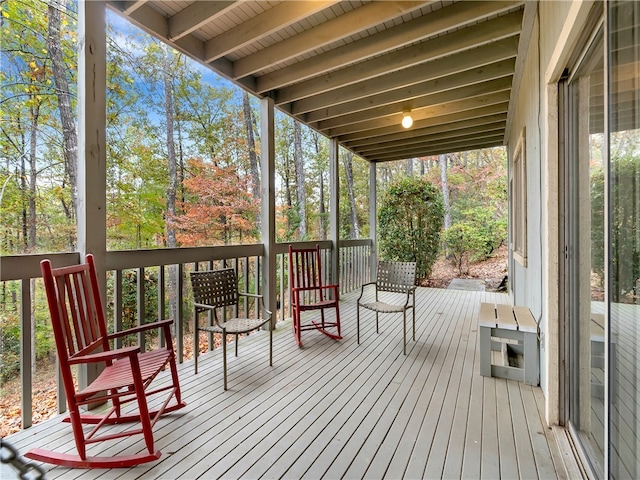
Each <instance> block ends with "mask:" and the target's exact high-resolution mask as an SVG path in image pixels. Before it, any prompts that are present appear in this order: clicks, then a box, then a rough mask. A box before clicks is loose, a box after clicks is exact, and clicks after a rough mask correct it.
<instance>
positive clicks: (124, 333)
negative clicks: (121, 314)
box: [107, 319, 173, 340]
mask: <svg viewBox="0 0 640 480" xmlns="http://www.w3.org/2000/svg"><path fill="white" fill-rule="evenodd" d="M172 323H173V320H172V319H169V320H161V321H159V322H153V323H145V324H144V325H139V326H137V327H132V328H129V329H127V330H122V331H120V332H114V333H110V334H109V335H107V338H108V339H109V340H113V339H115V338H120V337H126V336H127V335H133V334H134V333H139V332H145V331H147V330H153V329H154V328H162V327H168V326H170V325H171V324H172Z"/></svg>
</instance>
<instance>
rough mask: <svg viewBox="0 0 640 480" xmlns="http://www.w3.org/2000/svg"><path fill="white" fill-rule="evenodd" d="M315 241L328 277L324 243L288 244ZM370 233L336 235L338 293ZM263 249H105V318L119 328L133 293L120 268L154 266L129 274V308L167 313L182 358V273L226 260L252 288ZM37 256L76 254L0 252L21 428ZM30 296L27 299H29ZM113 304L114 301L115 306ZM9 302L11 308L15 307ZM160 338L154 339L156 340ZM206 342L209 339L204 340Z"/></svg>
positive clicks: (284, 248)
mask: <svg viewBox="0 0 640 480" xmlns="http://www.w3.org/2000/svg"><path fill="white" fill-rule="evenodd" d="M316 243H318V244H319V245H320V248H321V249H322V251H323V252H324V255H323V264H324V267H323V269H324V270H325V278H327V279H329V278H330V274H329V272H331V258H332V255H331V249H332V242H330V241H319V242H297V243H292V245H295V246H304V245H315V244H316ZM288 245H289V244H288V243H281V244H277V245H276V248H275V252H276V256H277V259H276V265H277V281H278V285H277V286H276V295H277V298H278V300H279V301H278V307H279V310H278V313H277V319H278V320H282V319H285V318H288V317H290V310H289V302H288V288H287V281H288V273H287V272H288V265H287V262H288V260H287V252H288ZM371 245H372V242H371V240H368V239H365V240H341V241H340V247H339V260H338V261H339V271H338V279H337V281H338V283H339V285H340V292H341V294H344V293H348V292H349V291H352V290H355V289H358V288H360V285H362V283H365V282H367V281H369V279H370V278H371V277H370V275H371ZM263 255H264V246H263V245H262V244H252V245H232V246H219V247H193V248H175V249H158V250H131V251H111V252H107V254H106V270H107V278H108V279H109V281H108V285H109V287H108V289H107V298H106V302H105V303H106V304H107V305H111V306H110V307H109V308H108V311H109V313H110V322H112V327H113V329H114V330H116V331H117V330H120V329H121V328H122V319H123V315H122V312H123V306H124V303H123V302H124V300H123V299H124V298H125V295H130V294H132V293H133V292H125V291H123V290H124V289H123V275H127V274H129V273H130V272H132V271H133V272H135V275H136V278H137V279H145V277H146V274H147V273H151V272H154V273H155V275H156V278H157V282H149V281H143V282H139V281H136V286H135V290H136V291H135V299H136V314H137V321H138V322H139V323H145V322H151V321H154V320H156V319H157V318H173V319H174V320H175V337H176V338H175V339H176V354H177V357H178V361H179V362H183V361H185V360H186V359H187V357H186V355H185V352H184V334H185V333H186V332H187V331H188V330H189V329H190V328H191V321H192V312H191V309H190V305H191V302H192V301H193V300H192V298H191V292H190V288H188V285H185V282H186V279H187V278H188V272H189V271H192V270H206V269H213V268H222V267H223V266H230V267H234V268H235V269H236V271H237V274H238V281H239V284H240V286H241V288H243V289H244V290H245V291H250V292H258V293H259V292H260V291H262V287H261V281H262V278H261V275H260V268H261V262H262V259H263ZM44 258H48V259H50V260H51V262H52V264H53V266H54V268H55V267H60V266H64V265H72V264H75V263H78V262H79V261H80V255H79V253H77V252H75V253H56V254H44V255H14V256H5V257H2V258H1V259H0V287H2V291H3V292H4V291H6V289H5V288H4V287H5V286H6V285H7V283H6V282H19V288H18V290H19V298H16V299H15V300H16V301H15V303H13V302H12V301H11V300H12V299H10V301H9V302H7V301H6V300H7V299H6V298H5V299H3V300H5V301H3V302H2V303H1V304H0V315H2V316H3V317H4V316H5V315H6V314H8V310H7V309H8V308H9V307H8V305H11V304H12V303H13V305H14V306H13V307H12V308H13V309H14V310H16V309H17V310H19V312H18V314H19V317H20V332H21V337H20V378H21V411H22V428H27V427H29V426H31V424H32V411H33V409H32V406H33V405H32V392H33V387H32V385H33V378H32V358H33V355H32V351H33V345H34V344H35V340H34V339H35V337H34V322H33V321H32V320H33V307H34V298H44V294H43V292H42V289H43V287H42V282H41V281H40V280H39V279H40V278H41V274H40V261H41V260H42V259H44ZM148 288H157V298H158V302H157V308H156V309H155V311H153V312H150V311H148V309H145V308H144V305H145V298H146V297H145V291H146V290H147V289H148ZM32 297H33V298H32ZM170 298H173V299H175V300H174V302H175V303H174V304H175V311H174V312H172V314H170V312H169V310H170V308H169V303H171V300H170ZM116 305H117V306H119V308H115V306H116ZM16 306H17V308H16ZM163 340H164V339H162V338H161V339H160V341H163ZM138 343H139V344H140V346H141V347H142V348H145V345H144V343H145V339H144V337H141V338H138ZM209 345H211V346H212V345H213V342H211V341H210V342H209ZM57 403H58V411H59V413H62V412H64V411H65V410H66V401H65V397H64V391H63V388H62V385H61V382H60V381H58V382H57Z"/></svg>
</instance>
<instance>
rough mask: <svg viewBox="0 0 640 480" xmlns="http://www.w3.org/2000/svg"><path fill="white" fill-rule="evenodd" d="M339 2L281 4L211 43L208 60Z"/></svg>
mask: <svg viewBox="0 0 640 480" xmlns="http://www.w3.org/2000/svg"><path fill="white" fill-rule="evenodd" d="M337 1H338V0H315V1H313V2H300V1H294V2H290V1H287V2H282V3H279V4H277V5H276V6H275V7H273V8H270V9H269V10H267V11H265V12H263V13H261V14H259V15H255V16H254V17H251V19H250V20H247V21H246V22H242V23H241V24H240V25H237V26H236V27H234V28H232V29H231V30H228V31H227V32H225V33H223V34H221V35H218V36H217V37H214V38H212V39H210V40H207V42H205V46H204V55H205V61H207V62H211V61H213V60H216V59H217V58H220V57H222V56H224V55H226V54H228V53H230V52H233V51H234V50H237V49H239V48H242V47H244V46H246V45H248V44H250V43H251V42H254V41H256V40H258V39H260V38H263V37H266V36H267V35H270V34H271V33H273V32H275V31H277V30H279V29H281V28H284V27H287V26H289V25H291V24H292V23H295V22H297V21H299V20H300V19H302V18H304V17H308V16H309V15H313V14H314V13H317V12H319V11H320V10H323V9H325V8H327V7H330V6H331V5H333V4H334V3H336V2H337ZM196 3H198V2H196ZM203 3H207V2H203Z"/></svg>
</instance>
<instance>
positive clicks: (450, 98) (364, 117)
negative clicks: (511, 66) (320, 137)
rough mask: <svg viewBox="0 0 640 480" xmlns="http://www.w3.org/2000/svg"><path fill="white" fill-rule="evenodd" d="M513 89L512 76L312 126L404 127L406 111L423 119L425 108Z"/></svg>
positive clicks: (396, 103) (324, 127)
mask: <svg viewBox="0 0 640 480" xmlns="http://www.w3.org/2000/svg"><path fill="white" fill-rule="evenodd" d="M510 88H511V77H503V78H498V79H496V80H491V81H487V82H484V83H478V84H474V85H469V86H466V87H462V88H455V89H453V90H446V91H444V92H439V93H434V94H430V95H424V96H420V97H415V98H411V99H407V100H401V101H398V102H395V103H391V104H388V105H383V106H380V107H377V106H376V107H374V108H369V109H368V110H363V111H360V112H354V113H350V114H343V115H341V116H339V117H333V118H330V119H328V120H322V121H320V122H317V124H315V125H313V124H312V125H313V126H317V128H318V130H321V131H327V130H330V129H334V128H338V127H342V126H346V125H351V124H357V123H363V122H369V121H371V120H374V119H378V118H381V117H394V118H398V119H399V120H398V124H400V120H402V112H403V110H404V109H407V108H408V109H410V110H411V116H412V117H415V118H421V117H422V114H421V111H422V110H423V109H430V108H433V107H435V106H436V105H442V104H446V103H449V102H454V101H456V100H460V99H469V100H472V99H475V98H478V97H483V96H486V95H491V94H495V93H497V92H506V93H507V98H508V94H509V89H510Z"/></svg>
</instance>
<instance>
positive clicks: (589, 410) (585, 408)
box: [560, 1, 640, 478]
mask: <svg viewBox="0 0 640 480" xmlns="http://www.w3.org/2000/svg"><path fill="white" fill-rule="evenodd" d="M604 5H605V10H606V11H603V12H600V13H597V14H596V20H598V21H594V22H593V25H594V28H593V31H592V32H585V33H586V35H585V37H584V41H583V43H582V49H580V50H579V51H576V54H575V56H574V63H573V65H570V66H569V68H568V70H567V72H568V75H567V76H566V78H565V79H564V80H563V81H562V82H561V85H560V98H561V100H562V104H561V111H562V116H561V118H562V119H563V125H564V126H563V127H562V132H563V135H562V138H563V140H564V145H565V147H564V149H563V151H564V155H563V159H564V160H563V163H562V165H563V168H562V173H561V174H562V177H563V180H562V183H561V185H562V187H563V200H564V201H563V204H564V206H563V209H562V210H563V213H564V219H565V220H564V230H563V231H564V239H565V242H564V243H565V247H566V248H565V252H564V253H565V262H564V265H563V271H564V279H565V283H564V285H565V286H564V292H563V296H562V298H563V305H564V316H565V330H564V332H565V335H566V341H565V342H564V345H565V347H566V348H565V354H564V358H565V363H566V379H567V385H566V388H565V401H566V409H565V415H566V418H565V420H566V422H567V424H568V426H569V428H570V431H571V434H572V436H573V438H574V440H575V442H576V444H577V445H578V448H579V450H580V451H581V453H582V458H583V460H585V461H586V462H587V463H588V465H589V467H590V470H591V472H592V473H593V474H595V476H597V477H600V478H604V477H609V478H640V455H639V452H640V440H639V432H640V383H639V380H640V2H635V1H610V2H607V3H605V4H604ZM605 39H606V41H605Z"/></svg>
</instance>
